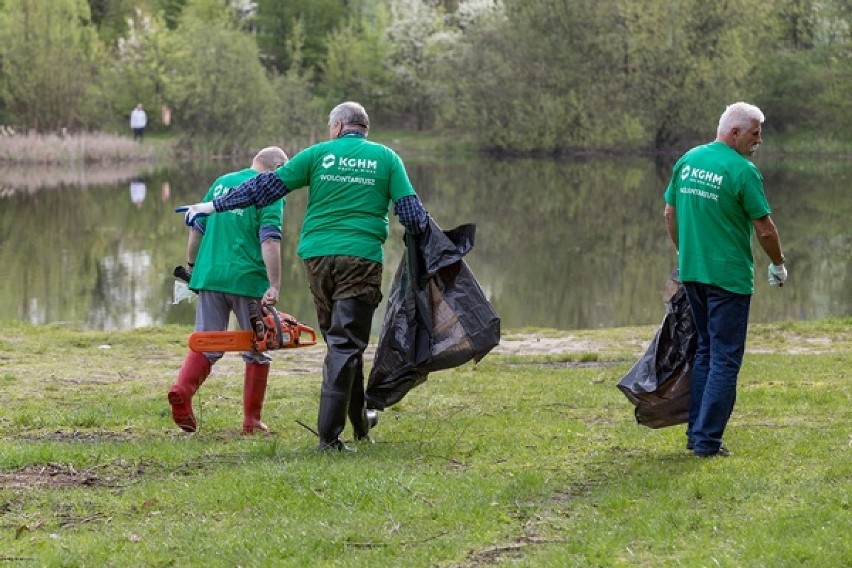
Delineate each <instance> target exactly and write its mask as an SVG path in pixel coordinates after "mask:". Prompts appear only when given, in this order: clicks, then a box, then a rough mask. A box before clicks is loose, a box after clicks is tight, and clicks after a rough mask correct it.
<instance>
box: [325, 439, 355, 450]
mask: <svg viewBox="0 0 852 568" xmlns="http://www.w3.org/2000/svg"><path fill="white" fill-rule="evenodd" d="M317 449H318V450H319V451H321V452H335V451H337V452H351V453H355V452H357V451H358V450H357V449H355V448H350V447H349V446H347V445H346V444H344V443H343V441H342V440H340V439H337V440H335V441H333V442H330V443H327V444H324V443H322V442H320V445H319V446H318V447H317Z"/></svg>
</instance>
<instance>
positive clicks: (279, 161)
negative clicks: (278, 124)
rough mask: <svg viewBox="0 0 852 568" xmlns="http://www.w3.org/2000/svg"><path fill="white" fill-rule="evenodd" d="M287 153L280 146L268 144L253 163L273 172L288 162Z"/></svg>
mask: <svg viewBox="0 0 852 568" xmlns="http://www.w3.org/2000/svg"><path fill="white" fill-rule="evenodd" d="M287 160H288V158H287V153H286V152H285V151H284V150H282V149H281V148H279V147H278V146H267V147H266V148H264V149H263V150H261V151H260V152H258V153H257V155H255V157H254V160H253V162H252V163H253V164H254V165H256V166H258V167H260V168H263V171H265V172H271V171H272V170H274V169H275V168H277V167H278V166H283V165H284V164H286V163H287Z"/></svg>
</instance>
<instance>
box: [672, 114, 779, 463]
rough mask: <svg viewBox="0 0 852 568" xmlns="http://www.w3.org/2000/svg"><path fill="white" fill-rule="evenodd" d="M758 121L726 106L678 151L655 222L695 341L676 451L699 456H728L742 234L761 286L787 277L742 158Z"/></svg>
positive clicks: (757, 135) (757, 139)
mask: <svg viewBox="0 0 852 568" xmlns="http://www.w3.org/2000/svg"><path fill="white" fill-rule="evenodd" d="M763 120H764V117H763V112H761V110H760V109H759V108H757V107H756V106H754V105H750V104H748V103H744V102H738V103H734V104H732V105H729V106H728V107H727V108H726V109H725V112H723V113H722V116H721V117H720V118H719V125H718V128H717V130H716V140H715V141H713V142H711V143H709V144H704V145H701V146H697V147H695V148H693V149H691V150H689V151H688V152H687V153H686V154H684V155H683V157H681V158H680V160H678V162H677V163H676V164H675V166H674V170H673V172H672V177H671V180H670V181H669V184H668V187H666V191H665V202H666V205H665V210H664V212H663V216H664V218H665V224H666V229H667V231H668V234H669V237H670V238H671V240H672V242H673V243H674V245H675V248H676V249H677V250H678V261H679V262H678V264H679V266H678V268H679V271H680V275H679V278H680V280H681V282H683V285H684V288H686V294H687V298H688V299H689V306H690V308H691V309H692V316H693V319H694V321H695V329H696V332H697V335H698V345H697V348H696V353H695V362H694V364H693V371H692V384H691V387H690V401H689V419H688V424H687V430H686V437H687V441H686V447H687V449H689V450H692V451H693V452H694V453H695V455H697V456H699V457H711V456H723V457H724V456H728V455H730V452H729V451H728V450H727V449H726V448H725V447H724V446H723V445H722V435H723V434H724V432H725V428H726V426H727V424H728V420H729V419H730V417H731V413H732V412H733V410H734V401H735V400H736V398H737V376H738V374H739V371H740V365H741V364H742V360H743V354H744V353H745V343H746V334H747V331H748V313H749V307H750V305H751V296H752V294H753V293H754V257H753V255H752V252H751V238H752V237H751V235H752V229H753V230H754V233H755V234H756V235H757V240H758V242H759V243H760V246H761V247H762V248H763V250H764V252H766V255H767V256H768V257H769V260H770V262H771V264H770V265H769V271H768V277H769V284H771V285H773V286H782V285H783V284H784V281H785V280H787V269H786V268H785V266H784V255H783V254H782V252H781V241H780V239H779V237H778V231H777V229H776V228H775V223H774V222H773V221H772V218H771V217H770V216H769V214H770V213H771V212H772V210H771V209H770V207H769V203H768V202H767V200H766V194H765V193H764V189H763V176H762V175H761V174H760V170H758V169H757V166H755V165H754V164H753V163H752V162H751V161H750V160H749V159H748V158H750V157H751V156H752V155H753V154H754V152H755V151H756V150H757V147H758V146H759V145H760V143H761V142H762V138H761V125H762V124H763Z"/></svg>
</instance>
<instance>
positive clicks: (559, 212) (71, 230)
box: [0, 157, 852, 333]
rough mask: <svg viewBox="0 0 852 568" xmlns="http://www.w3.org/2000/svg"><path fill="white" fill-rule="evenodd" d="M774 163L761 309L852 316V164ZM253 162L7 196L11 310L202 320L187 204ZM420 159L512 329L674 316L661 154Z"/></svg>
mask: <svg viewBox="0 0 852 568" xmlns="http://www.w3.org/2000/svg"><path fill="white" fill-rule="evenodd" d="M838 164H840V165H838ZM760 165H761V168H762V169H763V171H764V174H765V178H766V186H767V192H768V194H769V198H770V201H771V203H772V205H773V207H774V209H775V218H776V222H777V223H778V226H779V229H780V231H781V235H782V239H783V241H784V244H785V251H786V253H787V256H788V257H789V259H790V268H791V281H790V283H789V284H788V286H785V288H784V289H783V291H778V290H770V289H768V286H767V285H766V284H765V282H764V281H763V280H764V273H765V270H766V268H765V265H766V261H765V259H764V256H763V254H762V253H760V252H759V253H758V254H757V258H758V259H759V260H758V263H757V266H756V271H757V283H758V290H757V294H756V295H755V298H754V302H753V312H752V319H753V320H755V321H769V320H779V319H787V318H816V317H824V316H828V315H849V314H852V276H850V273H852V270H850V266H852V232H851V231H852V229H850V224H849V223H848V219H850V218H852V200H850V199H848V198H847V196H846V187H845V185H846V183H847V182H848V179H849V176H850V170H852V167H851V166H850V164H849V163H845V162H829V163H823V164H819V163H817V162H812V161H809V162H807V163H806V164H802V165H799V164H797V163H795V162H790V161H789V160H785V161H781V160H769V159H766V160H765V162H763V163H761V164H760ZM239 167H242V165H232V164H224V165H223V164H221V163H212V164H201V163H192V164H186V165H184V166H182V167H181V168H180V169H173V170H169V171H155V172H153V173H149V174H148V175H145V176H143V179H144V182H145V183H146V186H147V191H146V194H145V198H144V200H143V201H141V202H140V203H139V204H138V207H137V205H135V204H133V203H132V202H131V198H130V195H129V192H128V186H127V183H126V182H125V181H122V182H120V183H111V184H104V185H90V186H85V187H80V188H76V189H74V190H73V191H69V190H67V189H60V190H56V191H37V192H34V193H15V194H14V195H10V196H7V197H5V198H0V263H2V265H3V266H4V268H5V269H6V270H5V272H6V274H7V276H6V277H5V278H4V279H2V280H0V319H20V320H26V321H31V322H36V323H45V322H58V321H69V322H81V323H84V324H85V325H88V326H90V327H93V328H98V329H115V328H123V327H134V326H139V325H149V324H151V325H158V324H161V323H182V324H187V323H191V322H192V321H193V319H194V318H193V316H194V310H195V306H194V304H187V303H183V304H180V305H178V306H173V305H172V304H171V299H172V289H173V278H172V277H171V271H172V269H173V268H174V266H176V265H177V264H181V263H183V262H184V261H185V247H186V235H187V232H186V231H187V230H186V227H184V226H183V223H182V222H181V219H180V216H179V215H176V214H175V213H174V212H173V210H174V207H175V206H176V205H180V204H184V203H189V202H193V201H196V200H197V199H199V198H200V197H201V196H202V195H203V194H204V192H205V190H206V189H207V186H208V185H209V183H210V182H212V180H213V179H215V178H216V177H217V176H218V175H220V174H221V173H222V172H224V171H227V170H229V169H235V168H239ZM409 169H410V174H411V177H412V180H413V182H414V184H415V187H416V188H417V189H418V192H419V193H420V194H421V196H422V197H423V200H424V202H425V203H426V206H427V208H428V209H429V211H430V213H431V214H432V215H433V217H434V218H435V220H436V221H437V222H438V224H439V225H441V226H443V227H445V228H451V227H454V226H456V225H458V224H461V223H476V225H477V227H478V230H477V241H476V246H475V248H474V250H473V251H472V252H471V254H470V255H469V256H468V262H469V263H470V265H471V267H472V268H473V270H474V273H475V274H476V275H477V277H478V278H479V280H480V282H481V283H482V285H483V287H484V288H485V289H486V291H487V293H488V294H489V296H490V298H491V299H492V301H493V302H494V304H495V307H496V308H497V310H498V312H499V313H500V314H501V316H502V318H503V321H504V325H505V327H519V326H536V327H541V326H546V327H554V328H561V329H571V328H588V327H598V326H613V325H632V324H642V323H657V322H658V321H659V320H660V318H661V317H662V309H663V306H662V302H661V297H660V292H661V289H662V286H663V284H664V282H665V280H666V278H667V277H668V275H669V273H670V271H671V270H672V269H673V268H674V265H675V262H676V258H675V255H674V251H673V249H672V246H671V245H670V244H669V242H668V238H667V236H666V234H665V230H664V228H663V222H662V205H663V202H662V191H663V186H664V184H665V182H666V180H665V179H663V178H662V175H661V173H660V171H659V170H658V168H657V167H656V166H655V164H654V160H653V159H645V158H624V157H608V158H595V159H591V158H589V159H576V160H511V161H496V160H490V159H468V160H464V159H457V160H443V161H442V160H437V159H433V160H429V161H428V162H426V163H423V162H419V161H417V160H409ZM164 183H168V187H169V190H168V191H163V190H161V188H163V187H164ZM306 198H307V192H306V191H299V192H297V193H295V194H293V195H292V196H289V197H288V202H287V209H286V221H285V237H284V246H283V247H282V256H283V259H282V261H283V262H282V270H283V275H282V283H283V286H282V291H281V308H282V309H284V310H285V311H287V312H289V313H291V314H293V315H295V316H296V317H297V318H299V319H301V320H302V321H304V322H305V323H307V324H308V325H316V322H315V316H314V307H313V303H312V301H311V298H310V294H309V293H308V289H307V283H306V280H305V275H304V269H303V267H302V263H301V261H300V260H299V259H298V257H297V256H296V253H295V250H296V243H297V240H298V232H299V229H300V226H301V221H302V217H303V215H304V208H305V202H306ZM391 231H392V234H391V237H390V239H389V240H388V243H387V245H386V248H385V255H386V261H387V263H386V264H387V268H386V271H385V287H384V290H385V291H387V290H388V288H389V286H390V281H391V279H392V277H393V273H394V271H395V269H396V266H397V264H398V262H399V259H400V258H401V256H402V252H403V246H402V238H401V236H402V234H401V230H400V228H399V226H398V224H397V222H396V220H395V219H392V220H391ZM380 316H381V313H380V314H379V317H377V319H376V322H377V325H376V327H375V328H374V332H376V333H377V332H378V325H379V324H380V321H381V319H380Z"/></svg>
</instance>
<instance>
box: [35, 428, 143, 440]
mask: <svg viewBox="0 0 852 568" xmlns="http://www.w3.org/2000/svg"><path fill="white" fill-rule="evenodd" d="M21 438H22V439H24V440H30V441H33V442H84V443H90V442H126V441H130V440H132V439H133V438H134V436H133V434H132V432H131V431H130V430H129V429H128V430H125V431H124V432H80V431H77V430H74V431H73V432H63V431H62V430H56V431H55V432H44V433H41V434H28V435H24V436H21Z"/></svg>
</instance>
